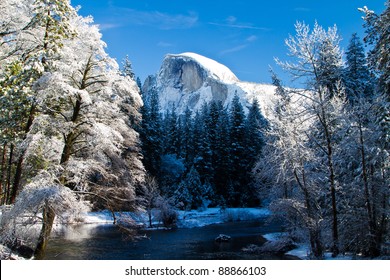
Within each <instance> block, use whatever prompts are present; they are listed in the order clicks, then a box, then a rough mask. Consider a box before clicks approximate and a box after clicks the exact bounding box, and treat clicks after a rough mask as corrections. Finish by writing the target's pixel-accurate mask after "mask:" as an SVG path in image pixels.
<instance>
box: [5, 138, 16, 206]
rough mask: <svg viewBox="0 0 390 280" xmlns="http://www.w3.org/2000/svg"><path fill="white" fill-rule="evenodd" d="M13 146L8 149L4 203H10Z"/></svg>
mask: <svg viewBox="0 0 390 280" xmlns="http://www.w3.org/2000/svg"><path fill="white" fill-rule="evenodd" d="M14 147H15V146H14V144H11V146H10V149H9V158H8V172H7V191H6V197H5V200H6V203H10V199H9V198H10V191H11V175H12V161H13V154H14Z"/></svg>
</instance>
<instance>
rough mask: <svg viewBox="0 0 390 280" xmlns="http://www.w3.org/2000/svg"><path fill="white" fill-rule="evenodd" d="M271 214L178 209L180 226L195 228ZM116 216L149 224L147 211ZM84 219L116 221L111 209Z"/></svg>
mask: <svg viewBox="0 0 390 280" xmlns="http://www.w3.org/2000/svg"><path fill="white" fill-rule="evenodd" d="M269 215H270V211H269V210H268V209H265V208H227V209H225V210H221V209H220V208H208V209H206V210H204V211H197V210H191V211H178V223H177V225H178V227H179V228H194V227H203V226H207V225H211V224H220V223H224V222H230V221H245V220H255V219H259V218H264V217H268V216H269ZM115 216H116V217H117V219H118V220H121V219H127V218H132V219H134V220H135V221H136V223H137V224H139V225H145V226H147V225H148V218H147V214H146V213H139V214H137V215H135V214H132V213H115ZM153 216H154V217H157V213H154V215H153ZM83 220H84V222H83V223H85V224H112V223H113V221H114V220H113V216H112V213H111V212H109V211H101V212H90V213H86V214H85V215H84V217H83ZM152 222H153V224H154V225H157V224H158V223H159V221H158V220H157V218H153V220H152Z"/></svg>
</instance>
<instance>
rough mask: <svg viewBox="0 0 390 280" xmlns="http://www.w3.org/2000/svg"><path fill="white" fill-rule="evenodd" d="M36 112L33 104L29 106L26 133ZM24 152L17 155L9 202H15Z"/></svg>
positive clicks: (21, 172)
mask: <svg viewBox="0 0 390 280" xmlns="http://www.w3.org/2000/svg"><path fill="white" fill-rule="evenodd" d="M36 112H37V107H36V105H35V104H32V105H31V108H30V113H29V116H28V120H27V124H26V127H25V129H24V131H25V133H26V134H27V133H29V131H30V129H31V126H32V124H33V122H34V118H35V114H36ZM25 152H26V151H21V155H20V156H19V159H18V163H17V165H16V170H15V176H14V181H13V184H12V193H11V197H10V202H11V203H14V202H15V199H16V196H17V194H18V192H19V188H20V182H21V179H22V174H23V163H24V155H25Z"/></svg>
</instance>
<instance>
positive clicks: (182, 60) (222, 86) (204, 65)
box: [143, 53, 275, 115]
mask: <svg viewBox="0 0 390 280" xmlns="http://www.w3.org/2000/svg"><path fill="white" fill-rule="evenodd" d="M154 89H155V90H157V92H158V94H159V100H160V107H161V111H162V112H166V111H167V110H171V109H172V107H173V106H175V107H176V110H177V113H178V114H182V113H184V111H185V110H186V108H187V107H188V108H189V109H190V110H192V111H193V112H196V111H197V110H200V109H201V107H202V105H203V104H204V102H210V101H212V100H215V101H221V102H222V104H223V105H224V106H229V104H230V102H231V101H232V99H233V97H234V95H235V94H237V95H238V96H239V97H240V100H241V102H242V104H243V105H244V108H247V107H249V105H250V103H251V102H252V100H253V98H257V99H258V101H259V103H260V105H261V107H262V109H263V113H266V112H264V111H265V110H266V108H265V107H266V104H268V103H269V101H270V100H271V99H272V98H273V97H274V92H275V89H274V87H273V86H271V85H262V84H255V83H247V82H241V81H239V79H238V78H237V77H236V76H235V75H234V74H233V73H232V72H231V71H230V70H229V69H228V68H227V67H226V66H224V65H222V64H220V63H218V62H216V61H214V60H211V59H209V58H206V57H203V56H200V55H198V54H194V53H184V54H179V55H167V56H166V57H165V59H164V61H163V63H162V65H161V69H160V71H159V73H158V74H157V75H156V76H149V77H148V78H147V79H146V81H145V83H144V86H143V92H144V94H145V96H146V97H148V95H149V94H150V92H151V90H154ZM265 115H266V114H265Z"/></svg>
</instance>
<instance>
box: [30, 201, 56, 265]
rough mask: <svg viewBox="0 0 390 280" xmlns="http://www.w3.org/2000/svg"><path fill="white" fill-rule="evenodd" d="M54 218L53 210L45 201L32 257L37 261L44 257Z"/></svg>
mask: <svg viewBox="0 0 390 280" xmlns="http://www.w3.org/2000/svg"><path fill="white" fill-rule="evenodd" d="M55 216H56V215H55V213H54V210H53V208H52V207H51V206H50V205H49V203H48V202H47V201H46V203H45V206H44V208H43V216H42V218H43V221H42V228H41V232H40V234H39V238H38V243H37V247H36V248H35V252H34V257H35V259H37V260H41V259H43V258H44V257H45V251H46V246H47V243H48V241H49V238H50V233H51V229H52V228H53V223H54V219H55Z"/></svg>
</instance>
